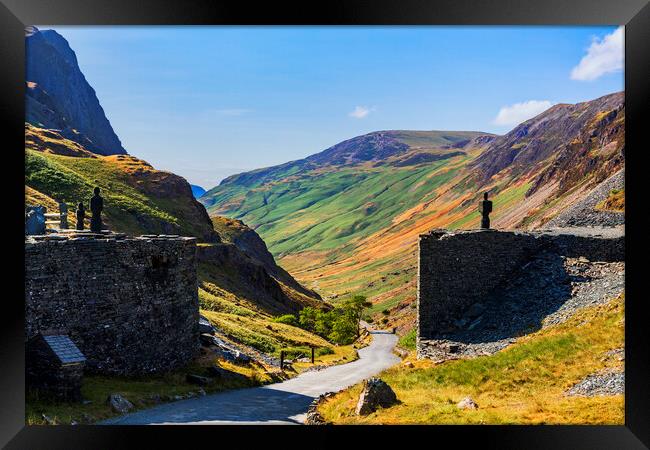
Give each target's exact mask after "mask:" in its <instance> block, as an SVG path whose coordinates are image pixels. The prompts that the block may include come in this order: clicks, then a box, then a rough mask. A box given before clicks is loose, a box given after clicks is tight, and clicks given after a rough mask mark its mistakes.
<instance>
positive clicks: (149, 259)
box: [25, 237, 200, 375]
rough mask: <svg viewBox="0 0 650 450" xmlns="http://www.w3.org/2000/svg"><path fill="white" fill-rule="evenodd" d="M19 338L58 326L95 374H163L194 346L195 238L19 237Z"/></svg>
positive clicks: (179, 363) (196, 343)
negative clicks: (22, 248) (21, 326)
mask: <svg viewBox="0 0 650 450" xmlns="http://www.w3.org/2000/svg"><path fill="white" fill-rule="evenodd" d="M25 319H26V320H25V340H26V341H27V340H28V339H30V338H32V337H33V336H35V335H36V334H37V333H39V332H47V331H48V330H52V329H56V330H65V331H66V333H67V334H68V335H69V336H70V338H71V339H72V340H73V341H74V343H75V344H76V345H77V346H78V347H79V349H80V350H81V351H82V352H83V353H84V355H85V356H86V358H87V363H86V369H87V370H88V371H90V372H95V373H110V374H120V375H134V374H146V373H155V372H161V371H167V370H170V369H173V368H176V367H179V366H182V365H183V364H185V363H187V362H188V361H189V360H190V359H191V358H192V357H193V356H194V355H195V354H196V353H197V352H198V351H199V346H200V344H199V325H198V324H199V302H198V294H197V277H196V242H195V240H194V238H178V237H176V238H153V239H151V238H131V239H114V238H113V239H64V240H45V241H35V240H34V239H27V240H26V241H25Z"/></svg>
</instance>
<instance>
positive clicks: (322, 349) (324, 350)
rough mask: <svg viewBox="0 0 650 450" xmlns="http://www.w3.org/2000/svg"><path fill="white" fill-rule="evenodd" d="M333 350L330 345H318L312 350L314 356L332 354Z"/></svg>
mask: <svg viewBox="0 0 650 450" xmlns="http://www.w3.org/2000/svg"><path fill="white" fill-rule="evenodd" d="M333 354H334V350H333V349H332V348H331V347H318V348H317V349H316V350H314V355H316V356H325V355H333Z"/></svg>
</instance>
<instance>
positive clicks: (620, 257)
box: [417, 230, 625, 340]
mask: <svg viewBox="0 0 650 450" xmlns="http://www.w3.org/2000/svg"><path fill="white" fill-rule="evenodd" d="M542 250H545V251H551V252H554V253H557V254H559V255H562V256H568V257H580V256H582V257H586V258H587V259H589V260H591V261H624V260H625V242H624V237H623V236H620V237H612V238H602V237H596V236H577V235H572V234H551V233H542V232H537V233H519V232H508V231H497V230H472V231H455V232H451V231H445V230H433V231H432V232H430V233H429V234H425V235H421V236H420V242H419V260H418V298H417V316H418V317H417V320H418V340H419V339H432V338H434V336H435V335H437V334H438V333H440V332H444V330H445V329H447V328H448V327H449V326H450V324H451V323H452V322H453V321H454V320H455V319H458V318H459V317H460V316H462V314H463V313H464V312H465V310H466V309H467V308H468V307H470V306H471V305H472V304H474V303H476V302H478V301H479V300H481V299H483V298H485V297H486V296H487V295H488V294H490V293H491V292H492V291H493V290H494V289H496V288H497V287H498V286H499V285H500V284H501V283H502V282H503V281H504V280H506V279H507V278H508V277H509V276H510V275H512V274H514V273H515V271H516V270H517V269H519V268H521V267H523V266H524V265H525V264H526V263H527V262H528V261H529V260H531V258H532V257H533V256H534V255H535V254H536V253H538V252H540V251H542ZM504 320H505V319H504Z"/></svg>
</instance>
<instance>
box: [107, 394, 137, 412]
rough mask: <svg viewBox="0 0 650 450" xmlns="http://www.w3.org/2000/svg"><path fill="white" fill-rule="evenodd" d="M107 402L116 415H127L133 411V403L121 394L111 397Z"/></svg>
mask: <svg viewBox="0 0 650 450" xmlns="http://www.w3.org/2000/svg"><path fill="white" fill-rule="evenodd" d="M106 402H107V403H108V404H109V405H111V409H112V410H113V411H115V412H116V413H120V414H126V413H128V412H129V411H131V410H132V409H133V403H131V402H130V401H128V400H127V399H126V398H124V397H122V396H121V395H120V394H111V395H109V396H108V399H106Z"/></svg>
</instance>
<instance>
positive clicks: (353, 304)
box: [342, 295, 372, 337]
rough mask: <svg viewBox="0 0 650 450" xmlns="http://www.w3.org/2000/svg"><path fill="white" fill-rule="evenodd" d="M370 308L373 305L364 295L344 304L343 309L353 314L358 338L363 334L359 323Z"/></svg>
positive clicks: (354, 297) (350, 299) (348, 300)
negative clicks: (364, 312)
mask: <svg viewBox="0 0 650 450" xmlns="http://www.w3.org/2000/svg"><path fill="white" fill-rule="evenodd" d="M370 306H372V303H370V302H369V301H368V300H367V299H366V297H365V296H364V295H355V296H353V297H352V298H349V299H347V300H345V301H344V302H343V304H342V307H343V308H344V309H346V310H348V311H350V313H351V314H352V317H353V320H354V323H355V324H356V336H357V337H359V335H360V334H361V325H360V324H359V322H360V321H361V315H362V314H363V310H364V309H365V308H367V307H370Z"/></svg>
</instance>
